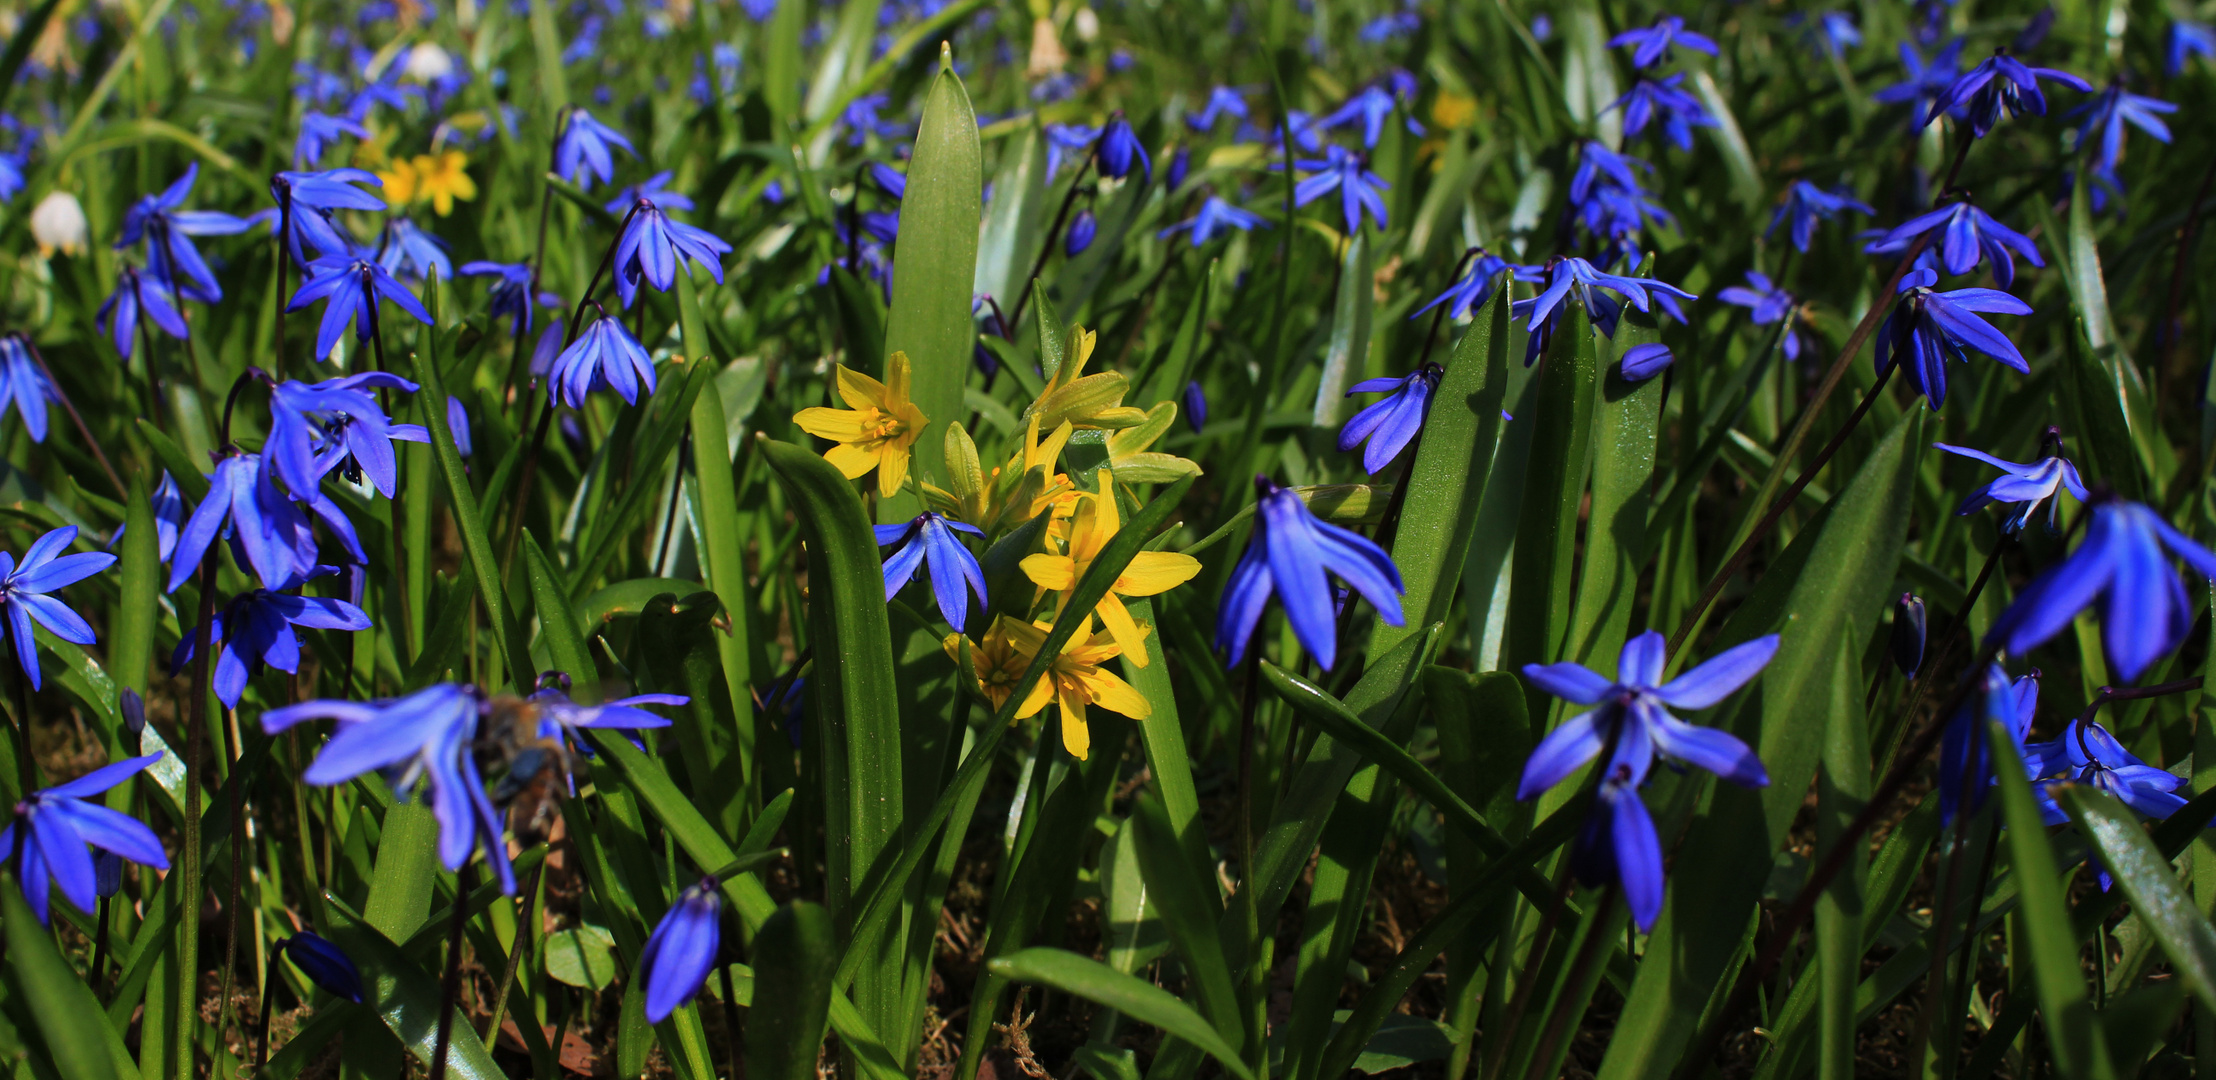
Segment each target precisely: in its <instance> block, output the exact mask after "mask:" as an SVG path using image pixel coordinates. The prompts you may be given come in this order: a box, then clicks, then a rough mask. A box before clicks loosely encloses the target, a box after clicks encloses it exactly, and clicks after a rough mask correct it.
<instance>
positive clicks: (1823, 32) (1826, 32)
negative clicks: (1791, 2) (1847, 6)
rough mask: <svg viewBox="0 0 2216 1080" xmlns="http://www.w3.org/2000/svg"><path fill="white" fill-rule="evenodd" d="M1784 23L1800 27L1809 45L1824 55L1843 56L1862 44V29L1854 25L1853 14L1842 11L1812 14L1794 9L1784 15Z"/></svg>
mask: <svg viewBox="0 0 2216 1080" xmlns="http://www.w3.org/2000/svg"><path fill="white" fill-rule="evenodd" d="M1785 25H1787V26H1793V27H1799V28H1801V33H1802V35H1803V36H1804V37H1805V38H1806V39H1807V41H1808V45H1809V47H1810V48H1812V49H1814V50H1816V51H1817V52H1818V53H1821V54H1823V55H1825V56H1830V57H1838V56H1843V55H1845V54H1846V51H1847V50H1848V49H1851V48H1853V47H1855V46H1857V45H1860V44H1862V31H1861V30H1860V29H1859V28H1857V27H1856V26H1855V25H1854V16H1852V15H1849V14H1847V13H1846V12H1844V11H1819V12H1816V13H1815V14H1813V15H1808V14H1803V13H1801V12H1797V11H1796V12H1793V13H1792V14H1790V15H1787V16H1785Z"/></svg>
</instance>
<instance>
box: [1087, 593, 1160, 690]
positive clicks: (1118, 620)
mask: <svg viewBox="0 0 2216 1080" xmlns="http://www.w3.org/2000/svg"><path fill="white" fill-rule="evenodd" d="M1093 614H1095V615H1098V616H1100V621H1101V624H1102V625H1103V626H1106V627H1107V628H1108V634H1109V636H1110V637H1111V638H1113V639H1114V640H1115V643H1116V647H1117V649H1118V650H1120V651H1121V653H1122V655H1123V658H1124V659H1125V660H1128V661H1130V662H1131V665H1132V666H1133V667H1145V666H1146V664H1147V655H1146V631H1144V630H1141V629H1139V624H1138V622H1137V621H1136V620H1134V619H1133V618H1132V617H1131V611H1130V609H1128V608H1126V607H1124V606H1123V601H1121V600H1118V599H1116V594H1114V593H1109V594H1108V595H1106V596H1103V597H1101V598H1100V603H1099V604H1098V605H1096V606H1095V607H1094V608H1093ZM1118 711H1121V710H1118Z"/></svg>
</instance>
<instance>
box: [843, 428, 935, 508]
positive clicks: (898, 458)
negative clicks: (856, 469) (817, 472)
mask: <svg viewBox="0 0 2216 1080" xmlns="http://www.w3.org/2000/svg"><path fill="white" fill-rule="evenodd" d="M908 441H909V442H913V441H914V440H913V439H911V440H908ZM841 449H844V447H842V448H841ZM824 456H825V457H826V458H829V457H830V455H829V454H826V455H824ZM908 457H909V454H908V447H907V445H906V443H900V442H894V443H887V444H885V445H884V447H883V448H881V449H880V450H878V451H877V494H879V495H881V496H883V497H885V498H888V499H889V498H892V497H893V496H895V495H898V494H900V485H901V484H903V483H905V482H906V481H907V479H908ZM854 475H856V476H859V475H861V474H860V473H856V474H854Z"/></svg>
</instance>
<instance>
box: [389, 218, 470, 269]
mask: <svg viewBox="0 0 2216 1080" xmlns="http://www.w3.org/2000/svg"><path fill="white" fill-rule="evenodd" d="M384 239H385V242H384V245H383V247H381V248H380V249H379V250H378V252H377V265H379V266H382V267H384V268H385V272H386V273H388V274H391V275H393V276H395V277H404V278H408V279H409V280H411V281H423V280H425V279H427V278H429V277H430V276H431V272H432V271H434V270H436V271H438V275H439V280H440V281H452V280H454V260H452V259H449V258H447V255H446V241H444V240H441V239H439V238H438V237H436V236H434V235H432V234H430V233H428V232H425V231H424V230H423V229H422V228H421V227H420V226H418V225H417V224H416V223H415V222H413V221H410V220H408V219H407V218H404V217H396V218H392V219H391V220H388V221H386V222H385V237H384Z"/></svg>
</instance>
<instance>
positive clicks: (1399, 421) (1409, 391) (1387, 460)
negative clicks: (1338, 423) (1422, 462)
mask: <svg viewBox="0 0 2216 1080" xmlns="http://www.w3.org/2000/svg"><path fill="white" fill-rule="evenodd" d="M1443 374H1445V369H1444V368H1441V367H1440V366H1439V365H1437V364H1432V363H1426V364H1424V365H1423V366H1422V367H1419V368H1417V369H1416V370H1415V371H1413V372H1411V373H1409V374H1408V375H1405V376H1402V377H1400V378H1394V377H1393V376H1390V375H1387V376H1382V377H1379V378H1375V379H1364V380H1363V381H1361V382H1358V383H1355V384H1354V387H1353V389H1350V390H1348V391H1347V395H1346V396H1348V397H1353V396H1354V395H1356V394H1385V395H1387V396H1386V397H1385V399H1384V400H1382V401H1378V402H1374V403H1372V404H1371V405H1370V406H1369V407H1368V408H1365V409H1363V410H1362V411H1361V412H1358V413H1355V414H1354V419H1352V420H1349V421H1347V424H1346V426H1345V427H1343V428H1340V429H1339V451H1340V452H1341V453H1345V452H1346V451H1349V450H1352V449H1354V448H1355V447H1356V446H1357V445H1359V444H1360V443H1361V442H1362V441H1363V440H1364V439H1367V440H1369V445H1368V446H1364V447H1363V448H1362V471H1364V472H1367V473H1372V474H1375V473H1377V472H1378V471H1379V470H1382V469H1383V468H1385V466H1387V465H1390V464H1392V462H1393V459H1394V458H1396V457H1399V456H1400V452H1401V451H1402V450H1404V449H1407V447H1408V444H1409V443H1410V442H1413V441H1414V440H1415V438H1416V433H1417V432H1419V431H1422V430H1423V422H1424V417H1426V416H1428V415H1430V413H1431V395H1432V394H1433V393H1434V392H1435V391H1437V390H1438V389H1439V376H1441V375H1443Z"/></svg>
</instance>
